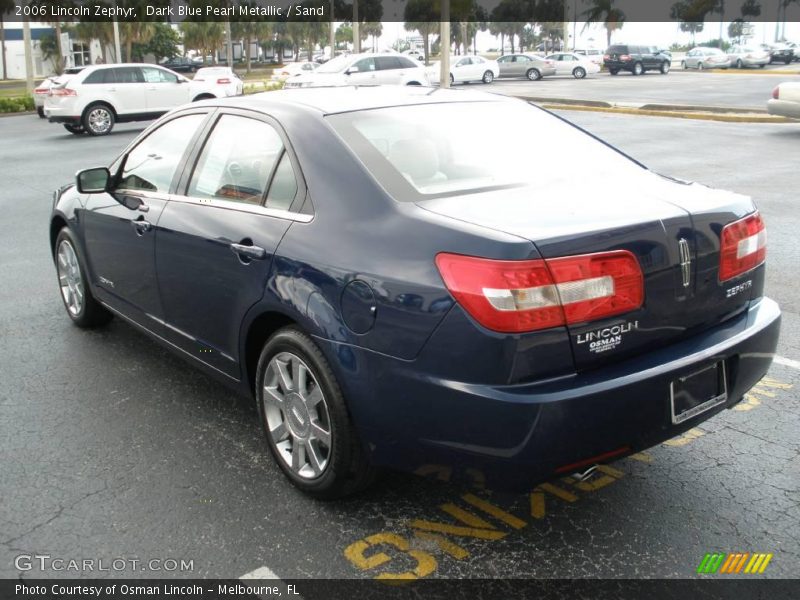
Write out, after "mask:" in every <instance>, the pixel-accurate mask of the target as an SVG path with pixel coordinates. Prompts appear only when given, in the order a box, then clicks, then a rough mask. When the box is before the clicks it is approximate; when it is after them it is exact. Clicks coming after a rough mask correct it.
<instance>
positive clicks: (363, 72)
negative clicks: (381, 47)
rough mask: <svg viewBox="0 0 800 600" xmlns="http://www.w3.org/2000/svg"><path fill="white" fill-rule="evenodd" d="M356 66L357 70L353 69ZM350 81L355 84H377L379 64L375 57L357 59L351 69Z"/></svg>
mask: <svg viewBox="0 0 800 600" xmlns="http://www.w3.org/2000/svg"><path fill="white" fill-rule="evenodd" d="M353 67H355V68H356V69H357V70H353ZM349 71H350V75H349V78H350V79H349V81H348V83H351V84H353V85H365V84H366V85H369V84H372V85H374V84H377V83H378V75H377V65H376V64H375V59H374V58H372V57H370V58H362V59H361V60H359V61H356V62H355V64H353V65H352V66H351V67H350V69H349Z"/></svg>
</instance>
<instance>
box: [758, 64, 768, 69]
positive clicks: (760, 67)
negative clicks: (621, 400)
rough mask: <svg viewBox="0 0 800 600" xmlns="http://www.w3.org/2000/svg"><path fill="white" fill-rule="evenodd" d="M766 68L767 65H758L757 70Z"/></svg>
mask: <svg viewBox="0 0 800 600" xmlns="http://www.w3.org/2000/svg"><path fill="white" fill-rule="evenodd" d="M766 66H767V65H758V68H759V69H763V68H764V67H766Z"/></svg>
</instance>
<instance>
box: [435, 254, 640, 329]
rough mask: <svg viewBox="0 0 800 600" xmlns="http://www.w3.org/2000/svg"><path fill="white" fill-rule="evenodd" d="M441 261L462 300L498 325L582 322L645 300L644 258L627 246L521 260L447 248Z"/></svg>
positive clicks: (544, 326)
mask: <svg viewBox="0 0 800 600" xmlns="http://www.w3.org/2000/svg"><path fill="white" fill-rule="evenodd" d="M436 266H437V267H438V269H439V273H441V275H442V279H443V280H444V283H445V285H446V286H447V289H448V290H449V291H450V293H451V294H453V297H454V298H455V299H456V300H457V301H458V302H459V304H461V306H462V307H463V308H464V309H465V310H466V311H467V312H468V313H469V314H470V315H471V316H472V317H473V318H474V319H475V320H476V321H478V323H480V324H481V325H483V326H484V327H486V328H487V329H492V330H494V331H502V332H507V333H521V332H525V331H535V330H537V329H547V328H549V327H558V326H560V325H570V324H574V323H581V322H584V321H591V320H595V319H600V318H603V317H609V316H612V315H616V314H620V313H624V312H628V311H631V310H634V309H636V308H639V307H640V306H641V305H642V302H643V301H644V284H643V278H642V272H641V269H640V268H639V263H638V261H637V260H636V258H635V257H634V256H633V254H631V253H630V252H627V251H625V250H616V251H612V252H600V253H597V254H584V255H580V256H567V257H563V258H550V259H546V260H540V259H537V260H521V261H516V260H493V259H487V258H478V257H474V256H463V255H460V254H447V253H442V254H439V255H437V256H436Z"/></svg>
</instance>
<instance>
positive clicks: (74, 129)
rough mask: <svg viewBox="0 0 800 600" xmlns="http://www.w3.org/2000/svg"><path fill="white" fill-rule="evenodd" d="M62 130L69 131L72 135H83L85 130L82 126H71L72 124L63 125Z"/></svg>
mask: <svg viewBox="0 0 800 600" xmlns="http://www.w3.org/2000/svg"><path fill="white" fill-rule="evenodd" d="M64 129H66V130H67V131H69V132H70V133H71V134H72V135H83V134H84V133H86V130H85V129H84V128H83V125H73V124H72V123H64Z"/></svg>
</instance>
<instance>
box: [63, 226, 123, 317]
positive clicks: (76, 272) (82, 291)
mask: <svg viewBox="0 0 800 600" xmlns="http://www.w3.org/2000/svg"><path fill="white" fill-rule="evenodd" d="M55 260H56V273H57V274H58V285H59V288H60V290H61V300H63V302H64V308H66V309H67V315H69V318H70V319H72V322H73V323H75V325H77V326H78V327H84V328H91V327H98V326H100V325H105V324H106V323H108V322H109V321H110V320H111V313H110V312H108V311H107V310H106V309H105V308H104V307H103V306H102V305H101V304H100V303H99V302H97V300H95V299H94V296H92V292H91V291H90V290H89V286H88V281H87V279H86V269H85V268H84V267H83V264H82V262H81V259H80V258H79V256H78V251H77V244H76V243H75V240H74V239H73V237H72V234H71V233H70V231H69V229H68V228H66V227H64V228H63V229H62V230H61V231H60V232H59V233H58V238H56V247H55Z"/></svg>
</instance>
